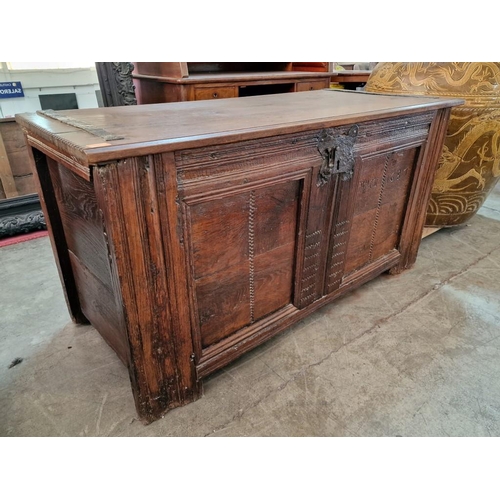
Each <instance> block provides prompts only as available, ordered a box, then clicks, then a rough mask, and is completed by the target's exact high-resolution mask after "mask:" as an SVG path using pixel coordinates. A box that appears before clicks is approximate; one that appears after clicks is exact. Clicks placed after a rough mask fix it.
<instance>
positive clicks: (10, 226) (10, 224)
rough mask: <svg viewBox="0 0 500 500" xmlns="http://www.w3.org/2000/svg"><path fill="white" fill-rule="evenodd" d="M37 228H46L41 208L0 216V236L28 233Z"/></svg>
mask: <svg viewBox="0 0 500 500" xmlns="http://www.w3.org/2000/svg"><path fill="white" fill-rule="evenodd" d="M38 229H47V225H46V223H45V218H44V216H43V212H42V211H41V210H36V211H33V212H27V213H23V214H18V215H12V216H6V217H0V237H4V236H14V235H16V234H19V233H29V232H31V231H36V230H38Z"/></svg>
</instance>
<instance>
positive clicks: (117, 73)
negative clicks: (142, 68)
mask: <svg viewBox="0 0 500 500" xmlns="http://www.w3.org/2000/svg"><path fill="white" fill-rule="evenodd" d="M95 65H96V69H97V76H98V79H99V86H100V87H101V94H102V100H103V103H104V106H106V107H110V106H130V105H135V104H137V99H136V96H135V86H134V83H133V79H132V71H133V70H134V65H133V64H132V63H130V62H97V63H95Z"/></svg>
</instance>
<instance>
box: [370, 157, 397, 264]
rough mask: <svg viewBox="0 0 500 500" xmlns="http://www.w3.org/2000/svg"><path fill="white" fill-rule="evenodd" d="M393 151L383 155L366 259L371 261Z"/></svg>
mask: <svg viewBox="0 0 500 500" xmlns="http://www.w3.org/2000/svg"><path fill="white" fill-rule="evenodd" d="M392 155H393V153H389V154H388V155H387V156H386V157H385V163H384V171H383V172H382V180H381V181H380V193H379V195H378V202H377V210H376V211H375V221H374V222H373V228H372V235H371V238H370V253H369V255H368V260H369V261H370V262H371V261H372V259H373V246H374V244H375V236H376V234H377V228H378V220H379V217H380V207H381V206H382V197H383V196H384V188H385V182H386V180H387V169H388V167H389V160H390V159H391V158H392Z"/></svg>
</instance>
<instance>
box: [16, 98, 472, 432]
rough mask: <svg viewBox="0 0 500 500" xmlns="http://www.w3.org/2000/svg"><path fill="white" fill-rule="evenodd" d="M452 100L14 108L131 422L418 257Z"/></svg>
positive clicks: (82, 303)
mask: <svg viewBox="0 0 500 500" xmlns="http://www.w3.org/2000/svg"><path fill="white" fill-rule="evenodd" d="M460 104H462V101H460V100H457V99H439V98H432V97H428V98H424V97H409V96H405V97H403V96H384V95H370V94H366V93H360V92H349V91H336V90H318V91H311V92H301V93H289V94H279V95H268V96H257V97H244V98H240V99H222V100H215V101H200V102H182V103H168V104H153V105H139V106H123V107H115V108H104V109H86V110H70V111H58V112H55V111H48V112H39V113H33V114H21V115H18V116H17V117H16V119H17V121H18V122H19V123H20V124H21V126H22V127H23V130H24V133H25V137H26V140H27V144H28V146H29V148H28V149H29V151H30V156H31V158H32V162H33V166H34V169H35V171H36V173H37V175H36V178H37V182H38V189H39V194H40V198H41V201H42V206H43V209H44V212H45V215H46V218H47V224H48V227H49V232H50V238H51V242H52V247H53V250H54V255H55V258H56V262H57V265H58V269H59V273H60V277H61V281H62V283H63V287H64V291H65V294H66V299H67V303H68V308H69V310H70V313H71V316H72V318H73V320H74V321H75V322H87V321H89V322H90V323H91V324H92V325H93V326H94V327H95V328H96V329H97V330H98V331H99V333H100V334H101V335H102V336H103V337H104V339H105V340H106V341H107V342H108V343H109V345H110V346H111V347H112V348H113V349H114V350H115V351H116V353H117V355H118V356H119V357H120V359H121V360H122V361H123V362H124V363H125V364H126V366H127V367H128V370H129V373H130V380H131V384H132V389H133V393H134V397H135V402H136V408H137V412H138V414H139V416H140V417H141V419H142V420H143V421H144V422H150V421H153V420H155V419H157V418H159V417H160V416H161V415H162V414H164V413H165V412H166V411H167V410H169V409H171V408H174V407H178V406H182V405H184V404H187V403H189V402H191V401H194V400H195V399H197V398H198V397H199V396H200V395H201V391H202V379H203V378H204V377H206V376H207V375H208V374H210V373H212V372H213V371H215V370H217V369H219V368H221V367H222V366H224V365H226V364H227V363H229V362H231V361H233V360H234V359H236V358H237V357H238V356H240V355H242V354H243V353H245V352H247V351H249V350H250V349H252V348H253V347H255V346H257V345H258V344H261V343H262V342H264V341H265V340H266V339H269V338H270V337H272V336H274V335H276V334H277V333H279V332H282V331H283V330H285V329H286V328H287V327H288V326H290V325H292V324H293V323H294V322H296V321H298V320H299V319H301V318H303V317H304V316H306V315H308V314H310V313H311V312H313V311H315V310H317V309H318V308H319V307H321V306H322V305H324V304H326V303H327V302H330V301H332V300H334V299H335V298H337V297H339V296H341V295H343V294H345V293H346V292H348V291H350V290H353V289H354V288H356V287H358V286H359V285H361V284H362V283H364V282H366V281H368V280H370V279H372V278H374V277H375V276H377V275H379V274H380V273H382V272H384V271H390V272H392V273H398V272H400V271H402V270H404V269H406V268H408V267H410V266H411V265H412V264H413V263H414V262H415V259H416V256H417V251H418V247H419V243H420V240H421V235H422V229H423V224H424V218H425V213H426V208H427V202H428V198H429V194H430V189H431V186H432V182H433V177H434V172H435V168H436V163H437V161H438V158H439V155H440V153H441V148H442V144H443V140H444V136H445V132H446V127H447V122H448V117H449V112H450V108H451V107H452V106H455V105H460Z"/></svg>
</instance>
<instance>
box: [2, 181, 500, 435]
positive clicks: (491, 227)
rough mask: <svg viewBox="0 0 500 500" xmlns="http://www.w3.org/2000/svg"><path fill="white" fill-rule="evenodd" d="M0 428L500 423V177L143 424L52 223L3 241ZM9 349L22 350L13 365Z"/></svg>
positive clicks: (224, 429) (136, 431) (305, 428)
mask: <svg viewBox="0 0 500 500" xmlns="http://www.w3.org/2000/svg"><path fill="white" fill-rule="evenodd" d="M0 277H1V279H2V281H1V283H0V304H1V316H0V435H1V436H500V363H499V359H500V357H499V354H500V350H499V349H500V184H499V186H498V187H497V189H496V190H495V191H494V192H493V193H492V194H491V195H490V197H489V198H488V200H487V201H486V203H485V205H484V206H483V207H482V208H481V210H480V212H479V213H478V214H477V215H476V216H475V217H474V218H473V219H472V220H471V221H470V223H469V224H468V225H467V226H465V227H462V228H454V229H445V230H441V231H439V232H437V233H434V234H433V235H431V236H429V237H427V238H425V239H424V240H423V242H422V245H421V249H420V252H419V257H418V260H417V264H416V265H415V267H414V268H413V269H411V270H409V271H407V272H406V273H403V274H401V275H399V276H389V275H382V276H380V277H379V278H377V279H375V280H374V281H372V282H371V283H369V284H367V285H364V286H363V287H361V288H360V289H359V290H357V291H355V292H353V293H351V294H350V295H348V296H346V297H345V298H343V299H341V300H339V301H337V302H336V303H333V304H330V305H328V306H325V307H324V308H323V309H321V310H320V311H318V312H316V313H315V314H313V315H312V316H310V317H309V318H307V319H306V320H304V321H302V322H301V323H299V324H298V325H296V326H295V327H293V328H291V329H289V330H288V331H286V332H285V333H283V334H282V335H280V336H278V337H276V338H274V339H272V340H271V341H269V342H267V343H266V344H265V345H263V346H261V347H259V348H258V349H256V350H255V351H253V352H252V353H250V354H247V355H246V356H244V357H243V358H241V359H240V360H239V361H237V362H235V363H233V364H232V365H230V366H228V367H227V368H226V369H223V370H221V371H220V372H218V373H217V374H215V375H214V376H212V377H211V378H210V379H208V380H207V381H206V383H205V394H204V396H203V397H202V398H201V399H200V400H199V401H197V402H195V403H193V404H190V405H188V406H185V407H183V408H179V409H177V410H174V411H171V412H170V413H168V414H167V415H166V416H165V417H164V418H163V419H161V420H159V421H157V422H155V423H153V424H151V425H148V426H145V425H143V424H142V423H141V422H139V421H138V420H136V414H135V407H134V403H133V399H132V392H131V389H130V383H129V379H128V373H127V371H126V369H125V367H124V366H123V365H122V364H121V363H120V361H119V360H118V358H117V357H116V355H115V354H114V353H113V352H112V351H111V349H110V348H109V347H108V346H107V344H105V343H104V341H103V340H102V339H101V338H100V337H99V335H98V334H97V332H96V331H95V330H94V329H93V328H92V327H91V326H75V325H73V324H72V323H71V322H70V319H69V316H68V313H67V311H66V305H65V301H64V297H63V294H62V290H61V286H60V283H59V278H58V275H57V271H56V268H55V265H54V261H53V257H52V252H51V248H50V243H49V240H48V238H41V239H37V240H33V241H28V242H24V243H20V244H17V245H12V246H8V247H4V248H0ZM15 358H22V359H23V361H22V362H21V363H19V364H17V365H15V366H13V367H11V368H9V366H10V365H11V363H12V361H13V360H14V359H15Z"/></svg>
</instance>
